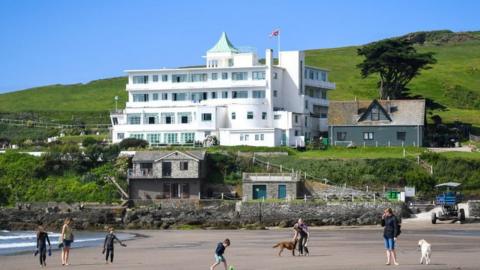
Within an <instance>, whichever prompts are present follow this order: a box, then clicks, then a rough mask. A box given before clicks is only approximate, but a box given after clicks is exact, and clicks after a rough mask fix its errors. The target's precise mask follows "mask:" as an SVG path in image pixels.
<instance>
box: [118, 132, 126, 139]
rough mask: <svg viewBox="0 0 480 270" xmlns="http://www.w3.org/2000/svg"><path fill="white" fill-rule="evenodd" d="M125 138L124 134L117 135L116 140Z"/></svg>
mask: <svg viewBox="0 0 480 270" xmlns="http://www.w3.org/2000/svg"><path fill="white" fill-rule="evenodd" d="M123 138H125V133H117V140H123Z"/></svg>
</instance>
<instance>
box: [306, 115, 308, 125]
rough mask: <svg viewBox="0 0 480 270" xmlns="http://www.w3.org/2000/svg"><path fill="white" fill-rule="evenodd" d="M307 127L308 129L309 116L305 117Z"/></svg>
mask: <svg viewBox="0 0 480 270" xmlns="http://www.w3.org/2000/svg"><path fill="white" fill-rule="evenodd" d="M305 127H308V116H305Z"/></svg>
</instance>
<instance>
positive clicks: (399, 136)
mask: <svg viewBox="0 0 480 270" xmlns="http://www.w3.org/2000/svg"><path fill="white" fill-rule="evenodd" d="M406 138H407V133H406V132H405V131H399V132H397V140H398V141H403V142H404V141H405V139H406Z"/></svg>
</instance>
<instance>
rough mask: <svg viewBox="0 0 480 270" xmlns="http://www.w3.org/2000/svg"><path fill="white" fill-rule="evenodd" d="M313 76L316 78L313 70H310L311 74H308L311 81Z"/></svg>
mask: <svg viewBox="0 0 480 270" xmlns="http://www.w3.org/2000/svg"><path fill="white" fill-rule="evenodd" d="M313 76H314V75H313V70H310V71H309V73H308V78H309V79H310V80H313Z"/></svg>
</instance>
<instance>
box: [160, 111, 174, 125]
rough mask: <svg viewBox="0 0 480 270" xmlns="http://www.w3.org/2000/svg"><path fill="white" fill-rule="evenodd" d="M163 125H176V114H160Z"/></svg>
mask: <svg viewBox="0 0 480 270" xmlns="http://www.w3.org/2000/svg"><path fill="white" fill-rule="evenodd" d="M160 118H161V122H160V123H162V124H166V125H170V124H174V123H175V114H174V113H161V114H160Z"/></svg>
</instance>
